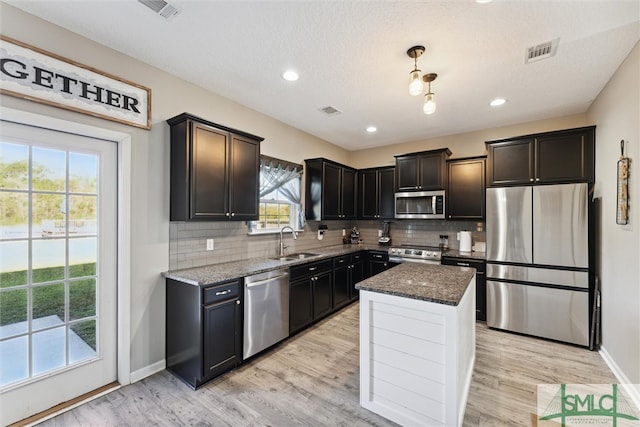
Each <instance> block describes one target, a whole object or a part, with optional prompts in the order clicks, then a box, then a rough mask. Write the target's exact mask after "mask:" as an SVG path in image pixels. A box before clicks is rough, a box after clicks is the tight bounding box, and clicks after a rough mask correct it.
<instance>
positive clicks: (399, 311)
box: [360, 275, 476, 426]
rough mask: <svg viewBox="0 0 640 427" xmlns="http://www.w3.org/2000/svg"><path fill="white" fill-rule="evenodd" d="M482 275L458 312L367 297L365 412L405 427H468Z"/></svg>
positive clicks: (363, 318)
mask: <svg viewBox="0 0 640 427" xmlns="http://www.w3.org/2000/svg"><path fill="white" fill-rule="evenodd" d="M475 288H476V287H475V275H474V276H473V278H472V279H471V282H470V283H469V286H468V287H467V289H466V291H465V292H464V295H463V296H462V298H461V299H460V301H459V303H458V304H457V305H448V304H441V303H437V302H431V301H425V300H420V299H412V298H407V297H401V296H396V295H389V294H386V293H380V292H374V291H367V290H362V289H361V291H360V404H361V405H362V406H363V407H364V408H366V409H368V410H370V411H372V412H375V413H376V414H379V415H381V416H383V417H385V418H387V419H389V420H392V421H394V422H396V423H398V424H401V425H405V426H412V425H420V426H454V425H455V426H460V425H462V421H463V419H464V412H465V407H466V403H467V397H468V394H469V387H470V385H471V377H472V374H473V366H474V363H475V298H476V297H475Z"/></svg>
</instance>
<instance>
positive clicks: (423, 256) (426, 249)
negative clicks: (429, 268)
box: [389, 245, 442, 264]
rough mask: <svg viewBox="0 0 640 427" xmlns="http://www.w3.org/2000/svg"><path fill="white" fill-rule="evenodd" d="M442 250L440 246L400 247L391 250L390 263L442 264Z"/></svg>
mask: <svg viewBox="0 0 640 427" xmlns="http://www.w3.org/2000/svg"><path fill="white" fill-rule="evenodd" d="M441 257H442V249H440V247H438V246H416V245H400V246H394V247H391V248H389V261H390V262H399V263H403V262H419V263H423V264H440V258H441Z"/></svg>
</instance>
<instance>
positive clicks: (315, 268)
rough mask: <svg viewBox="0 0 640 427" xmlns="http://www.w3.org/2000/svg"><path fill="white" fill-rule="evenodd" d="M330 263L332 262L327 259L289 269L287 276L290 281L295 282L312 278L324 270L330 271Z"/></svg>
mask: <svg viewBox="0 0 640 427" xmlns="http://www.w3.org/2000/svg"><path fill="white" fill-rule="evenodd" d="M331 263H332V260H330V259H328V260H326V261H318V262H311V263H308V264H303V265H300V266H297V267H291V269H290V274H289V277H290V280H295V279H298V278H301V277H305V276H312V275H314V274H318V273H320V272H323V271H326V270H331Z"/></svg>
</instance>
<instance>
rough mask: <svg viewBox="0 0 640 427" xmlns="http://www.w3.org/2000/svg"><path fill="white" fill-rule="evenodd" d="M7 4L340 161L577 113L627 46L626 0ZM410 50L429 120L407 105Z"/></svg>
mask: <svg viewBox="0 0 640 427" xmlns="http://www.w3.org/2000/svg"><path fill="white" fill-rule="evenodd" d="M6 2H7V3H9V4H11V5H14V6H16V7H18V8H20V9H22V10H24V11H26V12H29V13H31V14H34V15H36V16H39V17H41V18H43V19H45V20H47V21H50V22H53V23H55V24H58V25H60V26H62V27H65V28H68V29H69V30H71V31H74V32H76V33H78V34H81V35H83V36H85V37H87V38H89V39H92V40H95V41H97V42H99V43H102V44H104V45H107V46H109V47H112V48H114V49H116V50H118V51H121V52H123V53H125V54H127V55H130V56H132V57H134V58H138V59H140V60H142V61H144V62H146V63H148V64H151V65H154V66H156V67H158V68H161V69H163V70H166V71H167V72H169V73H172V74H175V75H177V76H180V77H182V78H183V79H186V80H188V81H191V82H193V83H195V84H198V85H200V86H202V87H204V88H207V89H209V90H211V91H213V92H215V93H218V94H221V95H223V96H225V97H227V98H229V99H232V100H235V101H237V102H239V103H240V104H243V105H246V106H248V107H250V108H253V109H255V110H257V111H260V112H262V113H264V114H267V115H269V116H271V117H274V118H276V119H278V120H281V121H282V122H285V123H287V124H289V125H291V126H294V127H296V128H299V129H302V130H304V131H306V132H308V133H310V134H313V135H316V136H318V137H320V138H322V139H325V140H327V141H330V142H332V143H334V144H336V145H339V146H342V147H345V148H347V149H349V150H356V149H361V148H367V147H374V146H380V145H387V144H394V143H399V142H406V141H414V140H420V139H426V138H431V137H435V136H442V135H449V134H456V133H461V132H468V131H473V130H478V129H485V128H491V127H497V126H503V125H508V124H514V123H520V122H527V121H533V120H539V119H544V118H551V117H559V116H563V115H569V114H576V113H583V112H585V111H586V110H587V108H588V107H589V105H590V104H591V102H592V101H593V99H594V98H595V97H596V96H597V95H598V93H599V92H600V90H601V89H602V88H603V87H604V85H605V84H606V83H607V81H608V80H609V78H610V77H611V76H612V75H613V73H614V72H615V71H616V69H617V68H618V66H619V65H620V63H621V62H622V61H623V60H624V58H625V57H626V56H627V54H628V53H629V51H630V50H631V49H632V48H633V46H634V45H635V44H636V43H637V42H638V40H640V1H638V0H632V1H616V0H605V1H592V0H587V1H577V0H564V1H540V0H536V1H534V0H529V1H527V0H510V1H504V0H494V1H493V2H491V3H487V4H478V3H476V2H475V1H473V0H457V1H456V0H448V1H444V0H441V1H356V0H349V1H346V0H345V1H328V0H312V1H293V0H290V1H255V0H254V1H203V0H201V1H189V0H171V1H170V3H171V4H172V5H175V6H177V7H178V8H179V9H181V12H180V14H179V15H178V16H176V17H175V18H174V19H173V20H170V21H166V20H164V19H163V18H161V17H160V16H158V15H155V14H154V13H153V12H152V11H151V10H150V9H148V8H147V7H145V6H143V5H142V4H140V3H138V2H137V1H135V0H91V1H87V0H85V1H69V0H67V1H56V0H49V1H41V0H40V1H23V0H8V1H6ZM555 38H559V39H560V43H559V47H558V50H557V54H556V55H555V56H554V57H552V58H550V59H546V60H543V61H539V62H535V63H532V64H528V65H525V63H524V58H525V50H526V48H527V47H529V46H533V45H536V44H539V43H543V42H546V41H549V40H552V39H555ZM417 44H421V45H424V46H426V48H427V50H426V52H425V54H424V55H423V56H422V57H421V58H419V59H418V67H419V68H420V69H421V70H422V72H423V73H428V72H433V73H437V74H438V78H437V79H436V81H435V82H434V83H432V91H433V92H434V93H435V94H436V96H437V100H438V109H437V111H436V113H435V114H433V115H431V116H426V115H424V114H423V113H422V97H421V96H418V97H411V96H409V94H408V88H407V87H408V75H409V71H411V69H412V67H413V60H412V59H410V58H409V57H408V56H407V55H406V51H407V49H408V48H409V47H411V46H413V45H417ZM287 68H293V69H295V70H296V71H298V73H299V74H300V79H299V80H298V81H297V82H295V83H291V82H287V81H285V80H283V79H282V78H281V77H280V76H281V74H282V72H283V71H284V70H285V69H287ZM140 83H142V84H144V82H140ZM496 96H501V97H505V98H507V99H508V102H507V104H506V105H504V106H502V107H499V108H490V107H489V106H488V102H489V101H490V100H491V99H492V98H494V97H496ZM326 106H333V107H335V108H337V109H338V110H340V111H341V112H342V113H341V114H339V115H336V116H331V117H328V116H326V115H324V113H322V112H320V111H319V109H320V108H323V107H326ZM211 120H213V121H215V118H211ZM369 125H374V126H377V128H378V132H377V133H375V134H367V133H366V132H365V128H366V127H367V126H369Z"/></svg>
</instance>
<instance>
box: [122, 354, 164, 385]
mask: <svg viewBox="0 0 640 427" xmlns="http://www.w3.org/2000/svg"><path fill="white" fill-rule="evenodd" d="M166 366H167V363H166V361H165V360H164V359H162V360H160V361H158V362H156V363H154V364H152V365H148V366H145V367H144V368H141V369H138V370H137V371H133V372H131V378H130V379H131V384H133V383H135V382H138V381H140V380H141V379H144V378H147V377H148V376H151V375H153V374H155V373H158V372H160V371H162V370H163V369H164V368H166Z"/></svg>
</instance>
